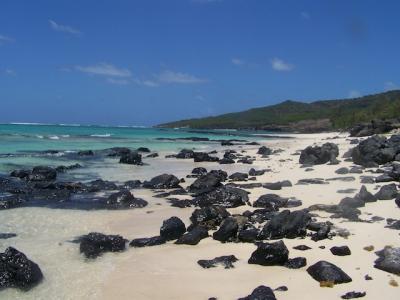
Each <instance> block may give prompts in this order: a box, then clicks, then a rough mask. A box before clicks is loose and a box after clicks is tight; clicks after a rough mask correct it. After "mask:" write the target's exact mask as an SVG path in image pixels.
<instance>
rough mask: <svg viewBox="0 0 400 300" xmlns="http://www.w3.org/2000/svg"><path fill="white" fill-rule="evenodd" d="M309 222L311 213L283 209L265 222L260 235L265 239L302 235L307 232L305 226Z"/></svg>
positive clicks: (290, 237) (291, 237)
mask: <svg viewBox="0 0 400 300" xmlns="http://www.w3.org/2000/svg"><path fill="white" fill-rule="evenodd" d="M310 222H311V215H310V214H309V213H308V212H306V211H304V210H296V211H292V212H291V211H289V210H284V211H282V212H281V213H279V214H277V215H275V216H273V217H272V218H271V220H270V221H269V222H268V223H267V224H265V226H264V228H263V229H262V231H261V233H260V236H261V237H263V238H265V239H281V238H289V239H293V238H296V237H304V236H305V235H306V234H307V226H308V224H309V223H310Z"/></svg>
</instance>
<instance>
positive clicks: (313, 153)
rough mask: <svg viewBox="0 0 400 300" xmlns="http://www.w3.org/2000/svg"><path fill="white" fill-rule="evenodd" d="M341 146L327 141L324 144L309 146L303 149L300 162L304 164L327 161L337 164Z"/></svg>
mask: <svg viewBox="0 0 400 300" xmlns="http://www.w3.org/2000/svg"><path fill="white" fill-rule="evenodd" d="M338 155H339V148H338V146H337V145H336V144H333V143H325V144H323V145H322V146H315V147H312V146H308V147H307V148H305V149H304V150H302V151H301V154H300V159H299V162H300V163H301V164H303V165H321V164H325V163H327V162H330V163H331V164H336V163H337V159H336V157H337V156H338Z"/></svg>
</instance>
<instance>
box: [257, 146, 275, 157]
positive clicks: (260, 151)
mask: <svg viewBox="0 0 400 300" xmlns="http://www.w3.org/2000/svg"><path fill="white" fill-rule="evenodd" d="M257 154H260V155H271V154H272V149H270V148H268V147H265V146H261V147H260V148H258V151H257Z"/></svg>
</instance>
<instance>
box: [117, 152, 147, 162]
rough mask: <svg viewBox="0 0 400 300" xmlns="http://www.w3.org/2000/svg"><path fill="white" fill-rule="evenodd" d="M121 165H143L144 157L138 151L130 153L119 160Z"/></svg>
mask: <svg viewBox="0 0 400 300" xmlns="http://www.w3.org/2000/svg"><path fill="white" fill-rule="evenodd" d="M119 162H120V163H121V164H129V165H142V164H143V163H142V155H141V154H139V153H138V152H137V151H133V152H129V153H127V154H123V155H122V156H121V158H120V160H119Z"/></svg>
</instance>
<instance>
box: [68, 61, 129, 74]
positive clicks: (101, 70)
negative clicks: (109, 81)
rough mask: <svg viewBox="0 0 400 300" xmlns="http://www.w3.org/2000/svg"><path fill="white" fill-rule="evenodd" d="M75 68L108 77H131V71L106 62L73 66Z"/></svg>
mask: <svg viewBox="0 0 400 300" xmlns="http://www.w3.org/2000/svg"><path fill="white" fill-rule="evenodd" d="M75 70H77V71H79V72H82V73H87V74H92V75H100V76H108V77H131V75H132V73H131V71H129V70H128V69H123V68H117V67H116V66H114V65H112V64H108V63H99V64H96V65H91V66H75Z"/></svg>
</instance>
